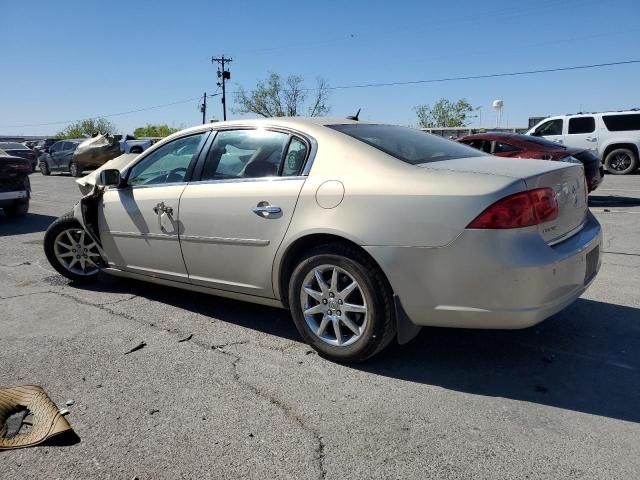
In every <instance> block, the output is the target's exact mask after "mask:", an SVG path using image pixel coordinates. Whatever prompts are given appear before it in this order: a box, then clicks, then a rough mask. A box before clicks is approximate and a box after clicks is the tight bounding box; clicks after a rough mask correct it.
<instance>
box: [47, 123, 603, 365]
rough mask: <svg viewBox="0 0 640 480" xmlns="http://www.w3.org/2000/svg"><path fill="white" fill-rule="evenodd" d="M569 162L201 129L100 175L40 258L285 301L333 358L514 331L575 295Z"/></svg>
mask: <svg viewBox="0 0 640 480" xmlns="http://www.w3.org/2000/svg"><path fill="white" fill-rule="evenodd" d="M586 198H587V191H586V184H585V177H584V171H583V167H582V165H580V164H574V163H563V162H551V161H544V160H522V161H513V160H512V159H505V158H498V157H495V156H491V155H487V154H486V153H484V152H480V151H478V150H475V149H473V148H471V147H468V146H466V145H463V144H460V143H456V142H452V141H450V140H446V139H442V138H439V137H435V136H432V135H429V134H426V133H424V132H421V131H418V130H413V129H410V128H405V127H399V126H393V125H383V124H376V123H367V122H362V121H356V120H344V119H326V118H315V119H303V118H282V119H263V120H243V121H232V122H221V123H216V124H209V125H202V126H198V127H194V128H190V129H187V130H183V131H181V132H178V133H176V134H173V135H171V136H170V137H168V138H166V139H165V140H163V141H162V142H159V143H158V144H156V145H154V146H153V147H151V148H150V149H149V150H147V151H145V152H144V153H142V154H141V155H139V156H137V157H135V158H134V159H132V161H131V162H130V163H129V164H127V165H126V166H124V167H122V168H120V169H105V170H103V171H101V172H99V176H98V178H97V179H96V186H95V187H94V188H93V189H92V191H91V192H90V193H89V194H88V195H86V196H84V197H83V198H82V199H81V200H80V202H79V203H78V204H77V205H76V206H75V208H74V210H73V212H71V213H69V214H68V215H65V216H63V217H61V218H60V219H58V220H57V221H55V222H54V223H53V224H52V225H51V226H50V227H49V229H48V230H47V233H46V235H45V241H44V248H45V253H46V255H47V258H48V259H49V261H50V262H51V264H52V265H53V267H54V268H55V269H56V270H57V271H58V272H60V273H61V274H62V275H64V276H66V277H67V278H69V279H72V280H74V281H86V280H90V279H94V278H95V277H96V276H97V275H98V273H99V272H100V271H103V272H106V273H109V274H114V275H118V276H123V277H130V278H135V279H139V280H145V281H149V282H155V283H158V284H163V285H170V286H175V287H179V288H184V289H188V290H194V291H199V292H205V293H210V294H213V295H218V296H222V297H230V298H234V299H240V300H246V301H249V302H254V303H260V304H264V305H271V306H277V307H284V308H287V309H289V310H290V311H291V315H292V317H293V321H294V323H295V325H296V327H297V329H298V330H299V332H300V334H301V335H302V337H303V338H304V340H305V341H307V342H308V343H309V344H310V345H311V346H313V348H315V349H316V350H317V351H318V352H319V353H320V354H322V355H324V356H325V357H327V358H330V359H332V360H335V361H343V362H349V361H351V362H353V361H362V360H365V359H367V358H369V357H371V356H372V355H374V354H376V353H377V352H379V351H381V350H382V349H383V348H384V347H385V346H387V345H388V344H389V343H390V342H392V341H393V340H394V339H396V340H397V341H398V342H399V343H405V342H407V341H409V340H410V339H411V338H413V337H414V336H415V335H416V333H417V332H418V330H419V329H420V327H421V326H424V325H434V326H445V327H465V328H503V329H515V328H525V327H528V326H531V325H534V324H536V323H538V322H540V321H542V320H544V319H545V318H547V317H549V316H551V315H553V314H554V313H556V312H558V311H559V310H561V309H563V308H564V307H566V306H567V305H569V304H570V303H571V302H573V301H574V300H576V299H577V298H578V297H579V296H580V295H581V294H582V292H584V291H585V289H586V288H587V287H588V286H589V285H590V283H591V282H592V281H593V279H594V277H595V275H596V273H597V272H598V269H599V267H600V255H599V252H600V246H601V242H602V234H601V230H600V225H599V224H598V222H597V221H596V219H595V218H594V216H593V215H592V214H591V212H590V211H589V209H588V208H587V201H586Z"/></svg>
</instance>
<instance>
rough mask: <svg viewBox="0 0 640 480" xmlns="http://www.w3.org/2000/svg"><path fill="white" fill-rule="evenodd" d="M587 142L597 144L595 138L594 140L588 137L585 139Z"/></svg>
mask: <svg viewBox="0 0 640 480" xmlns="http://www.w3.org/2000/svg"><path fill="white" fill-rule="evenodd" d="M585 140H586V141H587V142H595V141H596V139H595V138H593V137H587V138H585Z"/></svg>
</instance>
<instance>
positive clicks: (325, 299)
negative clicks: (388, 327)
mask: <svg viewBox="0 0 640 480" xmlns="http://www.w3.org/2000/svg"><path fill="white" fill-rule="evenodd" d="M300 304H301V306H302V313H303V315H304V319H305V321H306V322H307V325H308V327H309V329H310V330H311V331H312V332H313V333H314V334H315V335H316V336H317V337H318V338H320V339H321V340H322V341H323V342H325V343H327V344H329V345H333V346H337V347H346V346H348V345H351V344H353V343H355V342H356V341H357V340H358V339H359V338H360V337H361V336H362V334H363V332H364V330H365V328H366V326H367V323H368V321H369V315H370V312H369V309H368V307H367V302H366V298H365V296H364V292H363V290H362V288H361V286H360V285H359V284H358V282H357V281H356V279H355V278H354V277H353V276H352V275H351V274H349V273H348V272H347V271H346V270H344V269H342V268H340V267H338V266H336V265H320V266H317V267H315V268H313V269H312V270H311V271H310V272H309V273H308V274H307V275H306V277H305V278H304V281H303V282H302V288H301V291H300Z"/></svg>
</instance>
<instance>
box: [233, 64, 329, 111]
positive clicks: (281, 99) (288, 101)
mask: <svg viewBox="0 0 640 480" xmlns="http://www.w3.org/2000/svg"><path fill="white" fill-rule="evenodd" d="M316 83H317V86H316V88H314V89H307V88H305V87H304V79H303V78H302V77H301V76H299V75H289V76H288V77H287V79H286V80H285V81H284V82H283V81H282V78H281V77H280V75H278V74H277V73H272V74H271V75H269V78H267V79H266V80H260V81H259V82H258V83H257V85H256V88H255V89H254V90H251V91H250V92H247V91H246V90H245V89H244V88H243V87H240V89H239V90H238V92H237V93H236V95H235V101H236V104H237V105H238V108H236V109H234V111H235V112H236V113H255V114H257V115H260V116H261V117H265V118H267V117H295V116H297V115H301V114H302V112H304V111H305V106H306V114H307V116H309V117H318V116H321V115H325V114H327V113H328V112H329V110H330V107H329V105H328V99H329V83H328V82H327V81H326V80H324V79H322V78H317V79H316ZM311 92H312V93H313V96H312V98H311V101H310V102H309V104H308V105H307V104H306V101H307V98H308V94H309V93H311Z"/></svg>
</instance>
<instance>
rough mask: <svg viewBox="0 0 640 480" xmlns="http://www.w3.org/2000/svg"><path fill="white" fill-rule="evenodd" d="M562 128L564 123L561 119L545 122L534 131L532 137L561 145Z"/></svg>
mask: <svg viewBox="0 0 640 480" xmlns="http://www.w3.org/2000/svg"><path fill="white" fill-rule="evenodd" d="M563 127H564V121H563V120H562V119H561V118H555V119H553V120H547V121H546V122H544V123H541V124H540V125H539V126H538V127H537V128H536V129H535V130H534V132H533V135H535V136H536V137H542V138H546V139H547V140H549V141H552V142H556V143H563V142H564V140H563V133H564V132H563Z"/></svg>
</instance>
